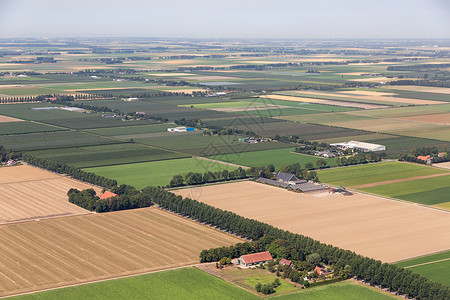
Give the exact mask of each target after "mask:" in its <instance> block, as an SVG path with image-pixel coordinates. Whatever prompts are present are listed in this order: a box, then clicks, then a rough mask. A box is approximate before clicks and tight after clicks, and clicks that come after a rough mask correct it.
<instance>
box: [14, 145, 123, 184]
mask: <svg viewBox="0 0 450 300" xmlns="http://www.w3.org/2000/svg"><path fill="white" fill-rule="evenodd" d="M22 160H23V161H25V162H27V163H29V164H30V165H34V166H36V167H39V168H43V169H47V170H50V171H53V172H56V173H59V174H67V175H69V176H71V177H73V178H75V179H78V180H81V181H84V182H88V183H91V184H94V185H98V186H103V187H106V188H113V187H115V186H117V181H116V180H114V179H108V178H106V177H103V176H100V175H96V174H94V173H90V172H86V171H83V170H81V169H78V168H75V167H72V166H69V165H66V164H64V163H59V162H55V161H51V160H47V159H43V158H38V157H34V156H32V155H30V154H28V153H23V154H22Z"/></svg>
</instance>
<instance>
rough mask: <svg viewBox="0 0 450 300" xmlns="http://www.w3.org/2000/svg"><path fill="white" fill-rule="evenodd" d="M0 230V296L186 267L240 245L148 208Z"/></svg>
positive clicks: (222, 234) (40, 222)
mask: <svg viewBox="0 0 450 300" xmlns="http://www.w3.org/2000/svg"><path fill="white" fill-rule="evenodd" d="M0 228H1V230H0V236H1V239H2V241H5V242H4V243H2V245H1V246H0V248H1V251H2V253H4V254H5V253H8V255H7V256H6V255H3V256H2V257H0V262H1V264H2V265H3V266H4V267H3V268H2V269H1V270H0V274H1V275H2V276H1V278H2V279H1V280H0V287H1V288H0V296H6V295H11V294H17V293H21V292H26V291H33V290H39V289H45V288H52V287H59V286H65V285H70V284H75V283H82V282H89V281H93V280H101V279H108V278H114V277H116V276H124V275H131V274H139V273H143V272H150V271H155V270H161V269H166V268H173V267H179V266H186V265H189V264H194V263H197V262H198V255H199V253H200V251H201V250H202V249H208V248H212V247H219V246H226V245H231V244H235V243H237V242H239V241H240V239H238V238H236V237H233V236H230V235H227V234H224V233H222V232H219V231H216V230H213V229H211V228H209V227H206V226H203V225H200V224H198V223H195V222H193V221H189V220H187V219H185V218H182V217H179V216H176V215H174V214H171V213H168V212H165V211H162V210H160V209H157V208H153V207H150V208H143V209H134V210H129V211H120V212H112V213H103V214H89V215H84V216H75V217H70V218H69V217H66V218H59V219H48V220H42V221H39V222H27V223H21V224H9V225H2V226H1V227H0Z"/></svg>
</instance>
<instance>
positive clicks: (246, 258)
mask: <svg viewBox="0 0 450 300" xmlns="http://www.w3.org/2000/svg"><path fill="white" fill-rule="evenodd" d="M269 261H273V258H272V255H270V253H269V251H264V252H258V253H253V254H246V255H242V256H241V257H239V259H238V263H239V264H240V265H243V266H246V267H250V266H256V265H260V264H265V263H268V262H269Z"/></svg>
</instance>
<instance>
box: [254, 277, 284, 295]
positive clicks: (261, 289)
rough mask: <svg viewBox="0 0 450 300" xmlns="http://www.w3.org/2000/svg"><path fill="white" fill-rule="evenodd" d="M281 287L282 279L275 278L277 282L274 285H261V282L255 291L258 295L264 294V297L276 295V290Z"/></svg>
mask: <svg viewBox="0 0 450 300" xmlns="http://www.w3.org/2000/svg"><path fill="white" fill-rule="evenodd" d="M280 285H281V282H280V279H278V278H275V280H274V281H273V282H272V283H266V284H264V285H263V284H261V282H258V283H257V284H256V285H255V290H256V291H257V292H258V293H263V294H264V295H270V294H273V293H275V289H276V288H277V287H279V286H280Z"/></svg>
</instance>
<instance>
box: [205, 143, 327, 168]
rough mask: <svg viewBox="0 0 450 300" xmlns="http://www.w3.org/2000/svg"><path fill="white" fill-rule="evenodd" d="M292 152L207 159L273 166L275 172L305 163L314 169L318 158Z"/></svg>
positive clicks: (258, 153)
mask: <svg viewBox="0 0 450 300" xmlns="http://www.w3.org/2000/svg"><path fill="white" fill-rule="evenodd" d="M294 150H295V148H283V149H272V150H262V151H250V152H241V153H230V154H223V155H213V156H209V157H208V158H212V159H216V160H220V161H225V162H229V163H233V164H238V165H243V166H248V167H261V166H267V165H269V164H273V165H274V166H275V169H276V170H279V169H280V168H281V166H283V165H286V164H294V163H299V164H300V165H301V166H302V168H304V167H305V164H306V163H309V162H311V163H313V164H314V167H316V161H317V160H319V159H320V157H315V156H310V155H304V154H299V153H293V151H294ZM325 159H326V158H325ZM326 160H327V161H328V166H335V165H336V163H335V160H334V159H326Z"/></svg>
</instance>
